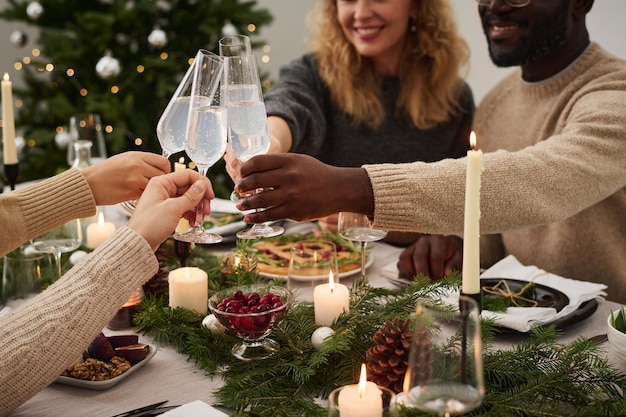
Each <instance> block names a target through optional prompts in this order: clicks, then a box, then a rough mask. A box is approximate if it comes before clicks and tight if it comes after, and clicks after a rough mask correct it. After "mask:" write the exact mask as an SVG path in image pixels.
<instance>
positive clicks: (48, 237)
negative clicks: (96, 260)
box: [30, 219, 83, 278]
mask: <svg viewBox="0 0 626 417" xmlns="http://www.w3.org/2000/svg"><path fill="white" fill-rule="evenodd" d="M30 243H31V245H33V247H34V248H35V249H37V250H38V251H39V252H45V253H51V254H52V255H54V261H55V263H56V267H57V278H60V277H61V254H63V253H65V252H71V251H73V250H76V249H78V248H79V247H80V245H81V244H82V243H83V229H82V227H81V224H80V219H74V220H70V221H69V222H67V223H65V224H64V225H61V226H59V227H57V228H55V229H52V230H50V231H48V232H46V233H44V234H42V235H41V236H39V237H36V238H34V239H31V241H30Z"/></svg>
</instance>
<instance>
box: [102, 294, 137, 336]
mask: <svg viewBox="0 0 626 417" xmlns="http://www.w3.org/2000/svg"><path fill="white" fill-rule="evenodd" d="M141 300H143V288H142V287H139V288H137V289H136V290H135V291H133V293H132V294H131V296H130V297H129V298H128V301H126V302H125V303H124V305H123V306H122V307H121V308H120V309H119V310H118V311H117V313H116V314H115V316H113V318H112V319H111V320H110V321H109V324H107V327H108V328H109V329H111V330H123V329H130V328H131V327H134V326H135V324H134V323H133V316H134V315H135V313H136V312H137V306H138V305H139V303H141Z"/></svg>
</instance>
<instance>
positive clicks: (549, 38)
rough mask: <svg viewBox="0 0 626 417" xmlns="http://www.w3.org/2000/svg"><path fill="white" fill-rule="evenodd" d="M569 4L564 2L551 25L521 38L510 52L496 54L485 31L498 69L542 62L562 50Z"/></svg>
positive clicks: (490, 51)
mask: <svg viewBox="0 0 626 417" xmlns="http://www.w3.org/2000/svg"><path fill="white" fill-rule="evenodd" d="M568 13H569V10H568V2H567V0H564V1H563V2H562V8H561V10H560V12H559V13H558V14H557V16H556V17H555V18H551V19H550V22H549V23H550V24H549V25H545V28H543V29H542V30H537V31H534V32H532V33H531V34H530V35H528V36H524V37H521V38H520V41H519V43H518V44H517V45H516V46H515V48H514V49H512V50H511V51H509V52H494V50H493V48H492V43H491V40H490V39H489V36H488V35H487V33H488V32H487V31H488V29H485V34H486V35H487V42H488V44H489V56H490V57H491V60H492V61H493V63H494V64H495V65H496V66H498V67H512V66H517V65H524V64H529V63H532V62H536V61H539V60H542V59H544V58H546V57H548V56H550V55H552V54H553V53H554V52H555V51H558V50H559V49H561V48H562V46H563V43H564V41H565V35H566V32H567V17H568Z"/></svg>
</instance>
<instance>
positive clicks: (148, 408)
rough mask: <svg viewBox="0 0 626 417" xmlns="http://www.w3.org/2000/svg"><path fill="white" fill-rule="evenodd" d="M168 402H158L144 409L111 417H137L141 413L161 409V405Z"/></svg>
mask: <svg viewBox="0 0 626 417" xmlns="http://www.w3.org/2000/svg"><path fill="white" fill-rule="evenodd" d="M168 401H169V400H165V401H160V402H158V403H154V404H150V405H146V406H144V407H140V408H136V409H134V410H130V411H125V412H123V413H120V414H116V415H114V416H112V417H130V416H133V417H137V416H138V415H143V414H142V413H145V412H147V411H152V410H156V409H157V408H159V407H161V406H162V405H163V404H165V403H167V402H168ZM168 408H169V407H168Z"/></svg>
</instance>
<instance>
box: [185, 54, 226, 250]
mask: <svg viewBox="0 0 626 417" xmlns="http://www.w3.org/2000/svg"><path fill="white" fill-rule="evenodd" d="M222 70H223V60H222V58H221V57H220V56H218V55H215V54H213V53H212V52H210V51H206V50H204V49H200V50H199V51H198V53H197V55H196V59H195V69H194V74H193V83H192V91H191V100H190V106H189V116H188V120H187V130H186V132H187V134H186V140H185V151H186V152H187V156H189V158H190V159H191V160H192V161H193V162H194V163H195V164H196V166H197V167H198V172H200V173H201V174H202V175H206V173H207V171H208V169H209V167H211V166H213V165H214V164H215V163H216V162H217V161H219V159H220V158H221V157H222V155H224V152H225V151H226V144H227V138H228V136H227V129H228V126H227V117H226V115H227V113H226V107H225V106H224V105H223V104H222V101H221V93H220V91H219V86H220V82H221V79H222ZM203 223H204V210H203V203H200V204H199V205H198V206H197V207H196V219H195V223H194V225H193V228H192V229H191V230H189V231H188V232H185V233H178V232H177V233H174V239H176V240H181V241H183V242H192V243H219V242H221V241H222V237H221V236H220V235H217V234H214V233H210V232H208V231H206V230H204V226H203Z"/></svg>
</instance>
